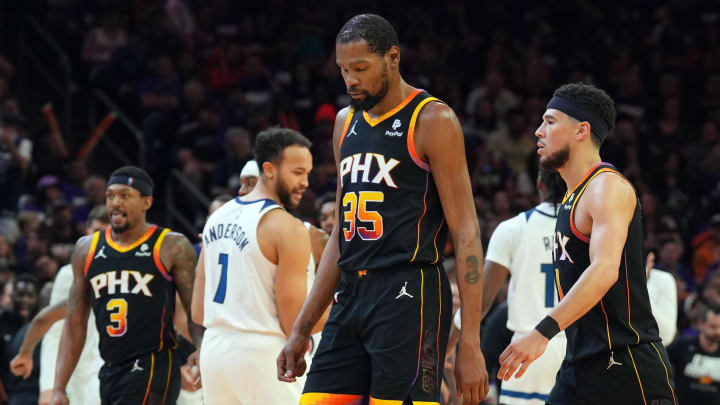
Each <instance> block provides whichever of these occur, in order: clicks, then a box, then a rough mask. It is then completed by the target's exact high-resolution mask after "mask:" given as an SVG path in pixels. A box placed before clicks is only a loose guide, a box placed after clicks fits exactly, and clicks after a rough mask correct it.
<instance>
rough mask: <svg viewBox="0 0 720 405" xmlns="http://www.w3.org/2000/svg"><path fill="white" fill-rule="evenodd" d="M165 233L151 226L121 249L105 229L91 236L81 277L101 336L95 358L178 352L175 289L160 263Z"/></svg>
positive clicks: (117, 359)
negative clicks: (86, 285) (97, 353)
mask: <svg viewBox="0 0 720 405" xmlns="http://www.w3.org/2000/svg"><path fill="white" fill-rule="evenodd" d="M168 232H170V229H167V228H159V227H158V226H157V225H151V226H150V228H149V229H148V230H147V232H145V234H144V235H143V236H142V237H141V238H140V239H138V240H137V241H135V243H133V244H132V245H130V246H126V247H123V246H119V245H118V244H116V243H115V242H114V241H113V240H112V235H111V231H110V227H107V228H105V231H98V232H95V234H94V235H93V239H92V243H91V245H90V251H89V252H88V257H87V260H86V262H85V278H86V279H87V280H88V282H89V284H90V297H91V303H92V309H93V313H94V314H95V325H96V326H97V329H98V333H99V335H100V343H99V347H100V355H101V356H102V358H103V360H104V361H105V362H106V363H108V364H119V363H123V362H127V361H131V360H134V359H137V358H138V357H141V356H143V355H146V354H148V353H150V352H153V351H156V352H159V351H161V350H163V348H167V347H170V348H175V347H177V339H176V337H175V328H174V327H173V315H174V314H175V284H174V283H173V279H172V277H171V276H170V275H169V274H168V272H167V270H166V269H165V266H164V265H163V264H162V261H161V260H160V247H161V245H162V243H163V240H164V239H165V236H166V235H167V234H168Z"/></svg>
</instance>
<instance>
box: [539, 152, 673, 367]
mask: <svg viewBox="0 0 720 405" xmlns="http://www.w3.org/2000/svg"><path fill="white" fill-rule="evenodd" d="M605 172H611V173H617V174H618V175H620V176H622V175H621V174H620V173H619V172H618V171H617V169H616V168H615V167H614V166H612V165H610V164H608V163H600V164H598V165H596V166H595V167H593V168H592V169H591V170H590V171H589V172H588V173H587V174H586V175H585V177H584V178H583V180H582V181H581V182H580V184H578V185H577V186H576V187H575V188H574V189H573V190H572V191H571V192H569V193H568V194H567V196H566V198H565V200H564V201H563V203H562V205H561V207H560V209H559V211H558V217H557V223H556V225H555V249H554V252H553V261H554V263H555V275H556V281H557V289H558V295H559V297H560V299H561V300H562V299H563V297H564V294H565V293H566V292H567V291H569V290H570V288H572V286H573V285H575V282H577V280H578V278H580V276H581V275H582V273H583V272H584V271H585V269H587V268H588V266H590V245H589V243H590V237H592V235H591V236H590V237H587V236H585V235H583V234H581V233H580V232H579V231H578V230H577V229H576V228H575V224H574V222H573V220H574V219H573V214H574V211H575V206H576V205H577V202H578V201H579V200H580V198H582V195H583V192H584V191H585V188H586V187H587V185H588V183H590V182H591V181H592V180H593V179H594V178H595V176H597V175H598V174H600V173H605ZM623 178H624V177H623ZM642 243H643V231H642V217H641V207H640V201H639V200H637V203H636V205H635V213H634V214H633V217H632V220H631V222H630V225H629V228H628V235H627V240H626V241H625V247H624V248H623V252H622V255H623V256H622V258H621V262H620V268H619V269H618V280H617V281H616V282H615V284H613V286H612V287H610V290H609V291H608V292H607V293H605V296H603V298H602V299H601V300H600V302H599V303H598V304H597V305H595V306H594V307H593V308H592V309H591V310H590V311H589V312H588V313H586V314H585V315H583V316H582V317H581V318H580V319H578V320H577V321H575V323H573V324H572V325H570V326H569V327H568V328H567V329H566V331H565V333H566V335H567V351H566V355H565V359H566V360H567V361H570V362H573V361H577V360H583V359H586V358H588V357H591V356H594V355H598V354H601V353H609V352H611V351H613V350H618V349H624V347H625V346H632V345H636V344H639V343H646V342H659V341H660V336H659V332H658V327H657V323H656V322H655V318H654V317H653V315H652V312H651V309H650V298H649V296H648V290H647V277H646V275H645V260H644V256H643V245H642Z"/></svg>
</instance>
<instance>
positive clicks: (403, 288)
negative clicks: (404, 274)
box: [395, 281, 413, 299]
mask: <svg viewBox="0 0 720 405" xmlns="http://www.w3.org/2000/svg"><path fill="white" fill-rule="evenodd" d="M406 288H407V281H406V282H405V285H404V286H403V287H402V288H401V289H400V294H398V296H397V297H395V299H398V298H400V297H402V296H403V295H407V296H408V297H410V298H412V297H413V296H412V295H410V294H408V292H407V290H406Z"/></svg>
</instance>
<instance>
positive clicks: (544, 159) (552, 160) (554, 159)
mask: <svg viewBox="0 0 720 405" xmlns="http://www.w3.org/2000/svg"><path fill="white" fill-rule="evenodd" d="M568 160H570V143H568V144H567V145H565V147H564V148H562V149H560V150H559V151H557V152H555V153H551V154H549V155H546V156H540V167H541V168H543V169H545V170H557V169H558V168H560V167H563V166H564V165H565V163H567V162H568Z"/></svg>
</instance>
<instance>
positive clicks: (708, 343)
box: [700, 333, 720, 353]
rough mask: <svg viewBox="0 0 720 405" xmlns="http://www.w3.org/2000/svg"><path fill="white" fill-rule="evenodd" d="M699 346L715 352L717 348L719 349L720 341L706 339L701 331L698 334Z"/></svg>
mask: <svg viewBox="0 0 720 405" xmlns="http://www.w3.org/2000/svg"><path fill="white" fill-rule="evenodd" d="M700 347H702V349H703V350H705V351H706V352H710V353H713V352H716V351H717V350H718V349H720V343H718V342H713V341H712V340H710V339H708V338H707V337H706V336H705V335H704V334H703V333H701V334H700Z"/></svg>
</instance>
